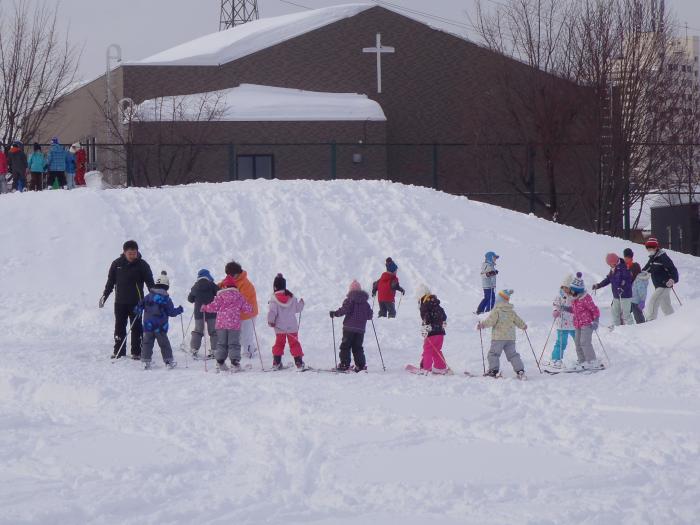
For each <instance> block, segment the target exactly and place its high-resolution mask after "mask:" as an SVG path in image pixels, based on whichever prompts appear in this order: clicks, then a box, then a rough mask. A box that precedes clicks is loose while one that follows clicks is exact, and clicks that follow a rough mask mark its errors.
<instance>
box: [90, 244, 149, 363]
mask: <svg viewBox="0 0 700 525" xmlns="http://www.w3.org/2000/svg"><path fill="white" fill-rule="evenodd" d="M144 284H145V285H146V286H147V287H148V288H149V289H150V288H151V287H152V286H153V284H154V283H153V272H152V271H151V267H150V266H148V263H147V262H146V261H144V260H143V259H142V258H141V254H140V253H139V246H138V244H136V241H126V242H125V243H124V246H123V253H122V254H121V255H120V256H119V257H118V258H117V259H115V260H114V262H112V265H111V266H110V267H109V274H108V275H107V284H106V285H105V290H104V292H103V293H102V297H100V308H102V307H104V305H105V301H106V300H107V298H108V297H109V295H110V294H111V293H112V290H113V289H114V288H115V287H116V293H115V297H114V352H113V353H112V358H113V359H114V358H117V359H118V358H120V357H123V356H124V355H126V343H124V339H125V338H126V327H127V322H129V323H133V324H132V326H131V358H132V359H140V358H141V334H142V328H141V317H140V316H137V315H136V314H135V312H134V310H135V307H136V305H137V304H139V301H141V299H143V296H144V294H143V285H144ZM122 343H124V346H123V348H122ZM120 348H121V351H120Z"/></svg>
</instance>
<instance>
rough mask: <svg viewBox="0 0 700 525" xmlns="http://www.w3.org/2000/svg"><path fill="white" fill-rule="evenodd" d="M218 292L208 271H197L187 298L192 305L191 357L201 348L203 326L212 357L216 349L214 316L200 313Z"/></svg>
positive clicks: (213, 314)
mask: <svg viewBox="0 0 700 525" xmlns="http://www.w3.org/2000/svg"><path fill="white" fill-rule="evenodd" d="M218 292H219V287H218V286H217V285H216V284H215V283H214V278H213V277H212V276H211V273H209V270H199V272H197V281H196V282H195V283H194V285H193V286H192V290H190V294H189V295H188V296H187V300H188V301H189V302H191V303H194V330H192V339H190V351H191V352H192V355H193V356H196V355H197V353H198V352H199V349H200V347H201V346H202V338H203V337H204V325H205V324H206V327H207V332H208V333H209V341H210V342H211V346H210V347H209V352H210V354H211V355H212V356H213V354H214V350H215V349H216V314H215V313H205V312H202V305H203V304H209V303H211V302H212V301H213V300H214V297H216V294H217V293H218Z"/></svg>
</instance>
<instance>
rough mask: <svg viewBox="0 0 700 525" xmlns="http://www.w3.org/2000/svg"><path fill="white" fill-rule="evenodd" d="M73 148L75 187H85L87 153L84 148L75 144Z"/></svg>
mask: <svg viewBox="0 0 700 525" xmlns="http://www.w3.org/2000/svg"><path fill="white" fill-rule="evenodd" d="M73 147H74V148H75V185H76V186H85V172H86V171H87V153H86V152H85V148H83V146H82V145H81V144H80V142H76V143H75V144H73Z"/></svg>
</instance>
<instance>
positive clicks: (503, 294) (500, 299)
mask: <svg viewBox="0 0 700 525" xmlns="http://www.w3.org/2000/svg"><path fill="white" fill-rule="evenodd" d="M511 295H513V290H501V291H500V292H498V296H496V302H497V303H508V302H510V296H511Z"/></svg>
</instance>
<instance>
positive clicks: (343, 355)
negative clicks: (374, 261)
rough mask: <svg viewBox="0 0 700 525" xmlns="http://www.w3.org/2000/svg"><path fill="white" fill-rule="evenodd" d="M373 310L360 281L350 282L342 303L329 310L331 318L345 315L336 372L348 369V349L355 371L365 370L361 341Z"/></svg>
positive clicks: (365, 364)
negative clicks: (336, 307) (337, 307)
mask: <svg viewBox="0 0 700 525" xmlns="http://www.w3.org/2000/svg"><path fill="white" fill-rule="evenodd" d="M373 314H374V312H372V307H371V306H370V305H369V294H368V293H367V292H365V291H364V290H362V287H361V286H360V283H358V282H357V281H353V282H352V283H350V289H349V291H348V295H347V297H346V298H345V301H343V305H342V306H341V307H340V308H339V309H337V310H331V311H330V316H331V319H332V318H334V317H341V316H345V319H344V320H343V340H342V342H341V343H340V364H339V365H338V368H337V370H338V372H347V371H348V370H350V351H352V357H353V360H354V361H355V368H354V371H355V372H361V371H363V370H367V363H366V360H365V351H364V349H363V348H362V343H363V342H364V339H365V328H366V326H367V321H369V320H371V319H372V316H373Z"/></svg>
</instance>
